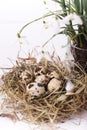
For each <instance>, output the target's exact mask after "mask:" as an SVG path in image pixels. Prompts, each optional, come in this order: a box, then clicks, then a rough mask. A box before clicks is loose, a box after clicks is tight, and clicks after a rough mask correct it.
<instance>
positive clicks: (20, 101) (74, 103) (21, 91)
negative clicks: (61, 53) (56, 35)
mask: <svg viewBox="0 0 87 130" xmlns="http://www.w3.org/2000/svg"><path fill="white" fill-rule="evenodd" d="M70 63H71V62H70ZM71 64H72V63H71ZM39 65H40V66H41V65H42V66H43V67H44V68H45V70H46V71H45V74H46V73H47V72H49V71H50V70H51V71H52V70H56V71H57V72H58V73H59V74H60V75H61V77H62V80H63V84H62V88H61V89H59V90H58V91H53V92H52V93H50V92H49V91H47V92H46V93H45V94H44V95H43V96H40V97H36V98H33V99H31V100H30V98H29V95H28V94H26V85H27V84H28V83H29V82H30V81H29V82H28V81H27V82H26V84H25V83H23V81H22V80H21V79H20V73H21V72H22V71H23V70H28V71H29V72H30V74H31V76H32V80H31V82H32V81H33V80H34V79H35V75H34V69H35V67H37V66H39ZM78 69H79V67H78ZM2 80H3V81H4V85H3V86H2V87H1V91H2V92H3V93H4V94H6V95H7V97H6V98H5V99H4V102H3V104H2V109H3V106H5V108H7V109H6V110H8V113H10V114H11V113H12V114H14V116H15V117H16V119H19V120H26V121H31V122H60V121H64V120H65V119H67V118H71V117H72V116H73V115H74V114H78V113H79V112H81V111H82V110H84V109H85V108H86V103H87V74H85V72H84V71H83V70H81V68H80V69H79V72H78V71H76V70H74V68H72V69H71V72H69V71H68V70H67V69H66V67H65V66H64V64H63V63H62V62H61V61H60V59H59V58H58V57H57V58H54V59H52V60H51V61H48V60H47V59H45V58H44V59H41V60H40V61H39V62H38V63H37V61H29V62H28V63H26V60H25V61H23V60H21V61H17V64H16V65H15V66H14V67H12V68H11V69H10V70H9V72H8V73H6V74H4V75H3V76H2ZM67 80H70V81H72V83H73V84H74V86H75V88H74V90H73V92H71V93H68V94H67V93H66V89H65V86H66V81H67ZM20 115H21V116H20Z"/></svg>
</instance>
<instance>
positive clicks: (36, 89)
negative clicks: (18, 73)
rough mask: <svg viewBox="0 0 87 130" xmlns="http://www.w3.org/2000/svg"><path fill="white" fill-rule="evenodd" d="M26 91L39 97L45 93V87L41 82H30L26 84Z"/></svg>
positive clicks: (32, 95)
mask: <svg viewBox="0 0 87 130" xmlns="http://www.w3.org/2000/svg"><path fill="white" fill-rule="evenodd" d="M26 91H27V93H28V94H29V95H30V96H31V97H39V96H40V95H42V94H44V93H45V87H44V85H43V84H42V83H39V82H38V83H36V82H32V83H30V84H28V85H27V88H26Z"/></svg>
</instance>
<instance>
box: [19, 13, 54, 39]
mask: <svg viewBox="0 0 87 130" xmlns="http://www.w3.org/2000/svg"><path fill="white" fill-rule="evenodd" d="M52 15H55V14H54V13H50V14H46V15H44V16H42V17H39V18H37V19H35V20H33V21H31V22H29V23H27V24H25V25H24V26H23V27H22V28H21V29H20V31H19V32H18V33H17V36H18V38H20V37H21V36H20V35H21V33H22V31H23V30H24V29H25V28H26V27H27V26H29V25H30V24H32V23H34V22H36V21H39V20H41V19H43V18H46V17H49V16H52Z"/></svg>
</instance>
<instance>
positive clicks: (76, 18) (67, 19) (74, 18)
mask: <svg viewBox="0 0 87 130" xmlns="http://www.w3.org/2000/svg"><path fill="white" fill-rule="evenodd" d="M70 20H71V21H72V24H74V25H75V24H77V25H82V24H83V22H82V19H81V18H80V17H79V16H78V15H77V14H69V15H67V16H66V17H64V19H63V20H62V22H63V23H64V24H65V25H69V24H70V23H69V22H70Z"/></svg>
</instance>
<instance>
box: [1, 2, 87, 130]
mask: <svg viewBox="0 0 87 130" xmlns="http://www.w3.org/2000/svg"><path fill="white" fill-rule="evenodd" d="M47 7H48V9H46V8H47ZM57 8H58V7H57V6H56V5H55V4H54V3H53V2H50V0H47V5H46V6H45V5H44V4H43V0H0V67H10V66H12V65H13V64H14V61H15V60H16V58H17V55H18V52H19V50H20V45H19V40H18V39H17V32H18V31H19V30H20V29H21V27H22V26H23V25H24V24H26V23H27V22H29V21H31V20H33V19H35V18H38V17H40V16H42V15H43V14H45V13H46V12H48V10H54V9H57ZM46 26H47V27H48V29H45V27H46ZM58 30H59V23H58V22H56V21H55V20H54V19H50V18H48V19H47V24H46V25H45V26H44V25H43V24H42V21H40V22H37V23H34V24H33V25H31V26H30V27H28V28H26V29H25V30H24V32H23V33H22V36H23V38H22V41H23V45H21V51H20V56H22V57H26V56H28V53H29V52H30V51H31V50H32V49H33V48H35V47H36V46H38V47H36V48H37V50H39V52H40V51H41V50H44V51H50V53H52V51H53V50H54V49H55V51H56V53H57V54H58V55H59V56H60V58H61V60H65V58H66V52H67V50H68V48H67V47H65V48H63V46H64V45H66V43H67V40H66V37H65V36H58V37H56V38H55V39H53V40H51V41H50V43H49V44H47V45H46V46H45V47H44V48H42V45H43V44H44V42H45V41H47V40H48V39H49V37H50V36H52V35H53V34H54V33H57V32H58ZM24 37H25V38H24ZM1 74H3V71H2V70H0V75H1ZM86 115H87V113H84V114H81V115H80V117H77V118H75V119H74V120H70V121H66V122H65V123H63V124H56V125H55V124H49V125H44V126H43V125H41V126H37V125H32V124H25V123H24V122H16V123H13V122H12V121H10V120H9V119H5V118H0V129H1V130H7V129H9V130H12V129H13V130H19V129H21V130H34V129H35V130H39V129H40V130H46V129H48V130H59V129H60V128H61V129H63V130H73V129H75V130H83V129H84V130H86V129H87V123H86V122H87V118H86Z"/></svg>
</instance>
